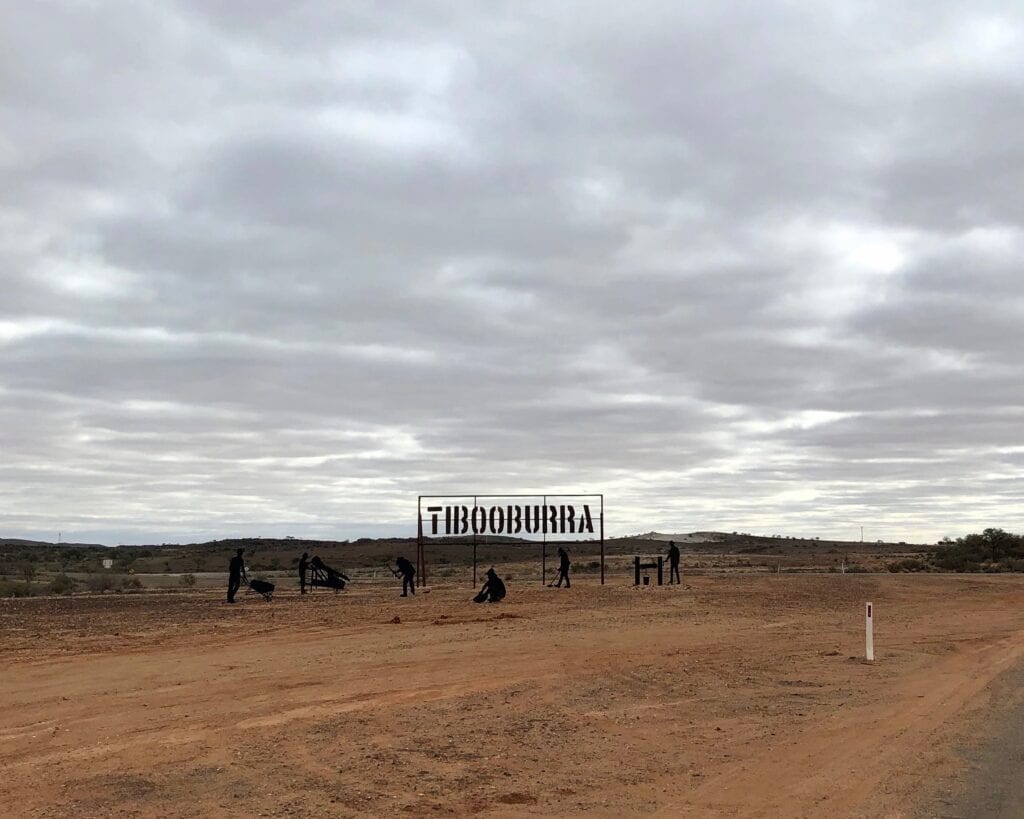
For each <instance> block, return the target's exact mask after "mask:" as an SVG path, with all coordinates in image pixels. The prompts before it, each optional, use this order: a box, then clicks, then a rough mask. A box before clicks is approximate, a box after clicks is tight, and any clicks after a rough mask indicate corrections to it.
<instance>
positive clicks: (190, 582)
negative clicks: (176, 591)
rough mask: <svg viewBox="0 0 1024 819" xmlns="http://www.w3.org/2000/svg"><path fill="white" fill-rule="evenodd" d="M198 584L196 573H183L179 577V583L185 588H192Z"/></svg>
mask: <svg viewBox="0 0 1024 819" xmlns="http://www.w3.org/2000/svg"><path fill="white" fill-rule="evenodd" d="M195 584H196V576H195V575H194V574H191V573H189V574H183V575H182V576H181V577H179V578H178V585H179V586H181V587H182V588H185V589H191V588H192V587H193V586H194V585H195Z"/></svg>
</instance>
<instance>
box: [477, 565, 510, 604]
mask: <svg viewBox="0 0 1024 819" xmlns="http://www.w3.org/2000/svg"><path fill="white" fill-rule="evenodd" d="M504 599H505V584H504V583H503V582H502V581H501V578H500V577H498V573H497V572H496V571H494V569H493V568H491V569H488V570H487V580H485V581H484V585H483V588H481V589H480V593H479V594H478V595H477V596H476V597H474V598H473V602H474V603H500V602H501V601H502V600H504Z"/></svg>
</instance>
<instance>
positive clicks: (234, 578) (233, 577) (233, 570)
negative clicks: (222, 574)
mask: <svg viewBox="0 0 1024 819" xmlns="http://www.w3.org/2000/svg"><path fill="white" fill-rule="evenodd" d="M244 553H245V549H239V550H238V552H237V553H236V554H235V556H234V557H233V558H231V562H230V563H229V564H228V602H229V603H234V602H235V595H236V594H237V593H238V589H239V588H240V587H241V585H242V581H243V580H244V581H245V582H246V583H248V582H249V578H248V577H246V574H245V561H244V560H242V555H243V554H244Z"/></svg>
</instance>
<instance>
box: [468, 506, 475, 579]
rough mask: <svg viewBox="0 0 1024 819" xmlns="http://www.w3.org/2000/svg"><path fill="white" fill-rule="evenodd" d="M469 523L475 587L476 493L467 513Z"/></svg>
mask: <svg viewBox="0 0 1024 819" xmlns="http://www.w3.org/2000/svg"><path fill="white" fill-rule="evenodd" d="M469 523H470V525H471V526H472V527H473V588H474V589H475V588H476V495H474V496H473V511H472V512H470V513H469Z"/></svg>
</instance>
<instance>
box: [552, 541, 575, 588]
mask: <svg viewBox="0 0 1024 819" xmlns="http://www.w3.org/2000/svg"><path fill="white" fill-rule="evenodd" d="M571 565H572V564H571V563H570V562H569V553H568V552H567V551H566V550H565V549H563V548H561V547H559V549H558V582H557V583H555V588H558V589H560V588H562V581H563V580H564V581H565V587H566V588H567V589H571V588H572V583H570V582H569V567H570V566H571Z"/></svg>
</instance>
